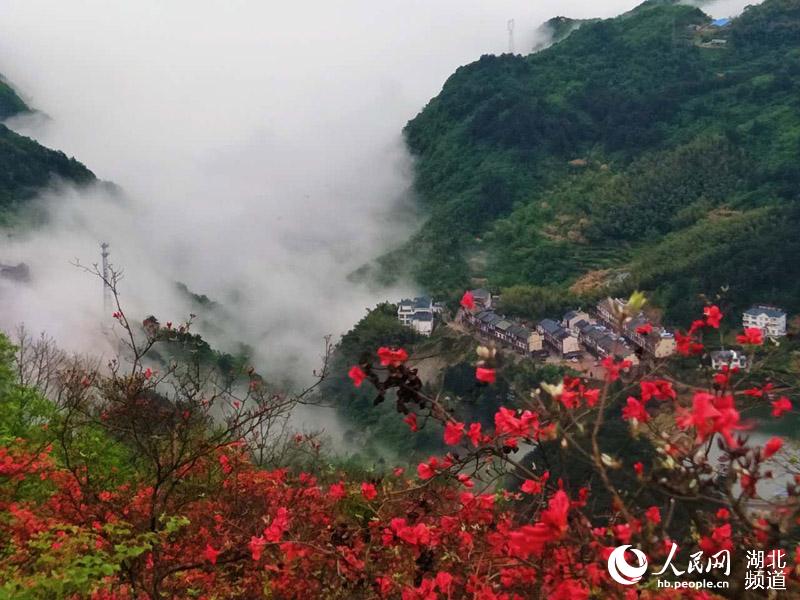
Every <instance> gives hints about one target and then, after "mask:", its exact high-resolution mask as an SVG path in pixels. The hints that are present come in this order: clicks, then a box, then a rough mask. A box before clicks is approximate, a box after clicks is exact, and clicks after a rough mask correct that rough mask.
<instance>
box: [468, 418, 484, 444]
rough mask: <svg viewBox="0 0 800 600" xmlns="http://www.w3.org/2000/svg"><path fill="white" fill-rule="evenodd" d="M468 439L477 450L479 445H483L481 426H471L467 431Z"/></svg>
mask: <svg viewBox="0 0 800 600" xmlns="http://www.w3.org/2000/svg"><path fill="white" fill-rule="evenodd" d="M467 437H468V438H469V441H470V442H472V445H473V446H475V447H476V448H477V447H478V444H480V443H481V424H480V423H472V424H470V426H469V431H467Z"/></svg>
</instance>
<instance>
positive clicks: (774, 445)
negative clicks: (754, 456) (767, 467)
mask: <svg viewBox="0 0 800 600" xmlns="http://www.w3.org/2000/svg"><path fill="white" fill-rule="evenodd" d="M782 447H783V440H782V439H781V438H779V437H773V438H770V440H769V441H768V442H767V443H766V444H764V453H763V455H764V458H770V457H771V456H773V455H774V454H775V453H776V452H778V451H779V450H780V449H781V448H782Z"/></svg>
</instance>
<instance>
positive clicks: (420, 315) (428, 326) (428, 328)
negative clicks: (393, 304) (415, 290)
mask: <svg viewBox="0 0 800 600" xmlns="http://www.w3.org/2000/svg"><path fill="white" fill-rule="evenodd" d="M433 313H434V306H433V301H432V300H431V299H430V298H429V297H428V296H419V297H417V298H414V299H413V300H410V299H408V298H406V299H404V300H401V301H400V303H399V304H398V305H397V318H398V320H399V321H400V322H401V323H402V324H403V325H405V326H407V327H412V328H413V329H414V330H415V331H416V332H417V333H420V334H422V335H430V334H431V333H433Z"/></svg>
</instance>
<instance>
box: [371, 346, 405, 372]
mask: <svg viewBox="0 0 800 600" xmlns="http://www.w3.org/2000/svg"><path fill="white" fill-rule="evenodd" d="M378 358H379V359H380V361H381V364H382V365H383V366H384V367H388V366H390V365H391V366H393V367H398V366H400V365H401V364H403V363H404V362H406V361H407V360H408V352H406V351H405V350H403V349H402V348H396V349H392V348H387V347H385V346H382V347H381V348H378Z"/></svg>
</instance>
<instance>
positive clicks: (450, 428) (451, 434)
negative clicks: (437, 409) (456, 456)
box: [444, 421, 464, 446]
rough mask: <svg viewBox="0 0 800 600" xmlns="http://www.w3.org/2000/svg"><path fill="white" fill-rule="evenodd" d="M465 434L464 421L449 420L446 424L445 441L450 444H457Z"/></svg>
mask: <svg viewBox="0 0 800 600" xmlns="http://www.w3.org/2000/svg"><path fill="white" fill-rule="evenodd" d="M463 436H464V423H458V422H454V421H448V423H447V425H445V426H444V443H445V444H447V445H448V446H457V445H458V444H459V443H460V442H461V438H462V437H463Z"/></svg>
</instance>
